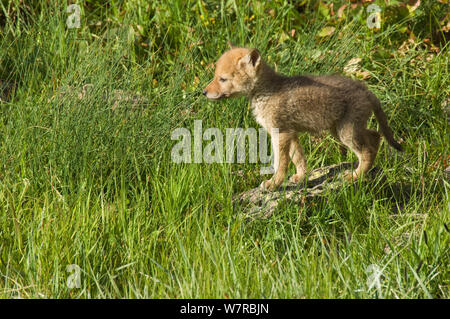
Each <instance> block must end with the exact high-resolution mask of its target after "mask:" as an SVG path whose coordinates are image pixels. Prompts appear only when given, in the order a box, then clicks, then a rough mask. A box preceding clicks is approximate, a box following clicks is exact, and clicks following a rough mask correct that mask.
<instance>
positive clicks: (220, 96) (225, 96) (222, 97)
mask: <svg viewBox="0 0 450 319" xmlns="http://www.w3.org/2000/svg"><path fill="white" fill-rule="evenodd" d="M227 97H230V94H219V95H215V96H207V98H208V99H210V100H222V99H224V98H227Z"/></svg>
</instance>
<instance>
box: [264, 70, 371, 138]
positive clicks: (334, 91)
mask: <svg viewBox="0 0 450 319" xmlns="http://www.w3.org/2000/svg"><path fill="white" fill-rule="evenodd" d="M366 91H367V89H366V87H365V86H364V84H362V83H360V82H357V81H354V80H352V79H349V78H345V77H342V76H338V75H325V76H313V75H311V76H294V77H282V78H280V80H279V83H278V84H277V85H276V88H274V91H273V92H272V96H271V97H270V99H269V100H268V103H269V105H270V104H271V105H272V107H273V108H274V112H273V117H274V118H273V120H274V122H275V123H274V125H276V126H278V127H279V128H280V129H282V130H283V129H285V130H290V129H294V130H296V131H309V132H317V131H321V130H326V129H330V128H332V127H333V126H334V125H335V124H336V121H338V120H339V119H340V118H342V117H343V116H344V114H345V112H347V111H348V109H349V108H351V107H352V105H351V102H352V100H354V99H355V95H361V94H365V92H366Z"/></svg>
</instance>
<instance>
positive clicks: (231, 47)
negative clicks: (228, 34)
mask: <svg viewBox="0 0 450 319" xmlns="http://www.w3.org/2000/svg"><path fill="white" fill-rule="evenodd" d="M228 46H229V47H230V49H236V48H237V46H235V45H234V44H233V43H231V41H228Z"/></svg>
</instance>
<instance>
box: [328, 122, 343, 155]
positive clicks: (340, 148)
mask: <svg viewBox="0 0 450 319" xmlns="http://www.w3.org/2000/svg"><path fill="white" fill-rule="evenodd" d="M330 133H331V135H332V136H333V137H334V138H335V139H336V140H337V141H338V143H339V153H341V155H343V156H345V155H346V154H347V147H345V145H343V144H342V142H341V140H340V139H339V135H338V133H337V130H336V128H335V127H333V128H331V129H330Z"/></svg>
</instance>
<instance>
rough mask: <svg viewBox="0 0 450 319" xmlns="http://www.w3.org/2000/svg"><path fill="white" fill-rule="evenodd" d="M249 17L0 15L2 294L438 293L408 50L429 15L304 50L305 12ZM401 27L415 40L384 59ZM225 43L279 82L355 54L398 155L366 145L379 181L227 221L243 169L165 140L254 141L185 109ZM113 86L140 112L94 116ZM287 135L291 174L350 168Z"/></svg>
mask: <svg viewBox="0 0 450 319" xmlns="http://www.w3.org/2000/svg"><path fill="white" fill-rule="evenodd" d="M251 2H252V3H253V5H248V3H247V2H246V1H221V2H218V4H217V5H216V4H215V2H204V1H191V2H184V1H172V2H171V3H168V2H165V1H151V2H148V3H147V2H145V1H126V2H123V1H109V2H108V3H107V4H102V3H103V1H86V2H85V3H84V4H82V5H81V7H82V16H81V28H79V29H67V27H66V19H67V16H68V14H67V13H66V12H65V8H66V7H65V6H62V5H60V4H59V2H58V1H50V0H49V1H30V2H29V3H31V4H29V5H27V6H24V5H22V4H20V2H19V1H1V2H0V12H1V15H0V29H1V32H0V80H2V81H6V82H10V83H15V89H14V91H13V92H12V93H13V94H12V96H11V98H10V99H9V100H5V99H4V100H3V102H0V296H1V297H2V298H16V297H21V298H42V297H45V298H228V297H229V298H379V297H383V298H429V297H431V298H449V284H450V276H449V257H450V256H449V249H448V247H449V227H450V224H449V221H450V220H449V219H450V216H449V196H448V190H449V188H448V186H449V184H448V183H449V182H448V181H449V180H448V178H447V179H446V177H445V175H444V170H445V168H446V167H447V166H449V163H448V146H449V136H450V134H449V131H448V113H446V108H447V110H448V106H447V107H445V106H444V101H445V100H446V99H448V96H449V87H450V85H449V84H450V81H449V70H448V64H449V61H448V59H449V55H448V45H447V44H446V43H445V40H443V42H442V41H441V42H440V44H436V46H438V47H439V48H440V50H439V52H435V51H432V50H430V48H432V47H431V46H430V44H429V43H430V42H429V41H428V40H426V39H427V38H431V42H432V43H433V42H434V41H435V37H436V35H433V33H430V32H429V30H428V29H427V28H428V26H429V27H430V28H431V27H432V26H433V23H434V22H435V21H440V20H439V19H441V17H440V16H439V15H440V14H442V12H444V13H445V10H443V9H442V7H439V6H440V4H438V3H437V4H435V5H434V6H432V7H425V8H422V7H421V8H420V9H421V10H422V11H420V12H418V13H416V14H415V15H414V16H413V15H412V16H408V17H405V18H402V19H399V20H397V21H395V23H391V24H386V25H383V26H382V28H381V30H378V31H373V30H370V29H368V28H367V26H366V25H365V18H366V16H367V14H366V12H365V11H364V10H363V9H361V10H359V11H355V12H356V13H353V14H351V12H348V14H347V15H346V17H345V18H344V20H343V21H340V22H336V23H335V24H334V26H335V27H336V30H335V32H334V34H332V35H331V36H329V37H325V38H318V37H317V34H318V33H319V32H320V30H321V29H322V28H323V27H324V26H325V25H326V24H330V23H331V22H330V21H331V20H329V21H327V19H326V17H321V16H320V14H319V11H318V10H315V9H314V5H313V4H312V3H308V4H307V5H306V7H305V6H303V7H301V6H299V7H296V6H293V5H289V4H288V2H287V1H286V3H285V2H283V1H273V2H271V3H268V2H267V3H266V2H257V1H251ZM185 3H187V4H185ZM383 3H384V2H383ZM380 5H381V4H380ZM337 8H338V6H337V5H335V10H337ZM302 10H303V11H302ZM299 12H300V13H299ZM252 16H254V17H253V18H252ZM424 21H425V22H427V21H428V22H430V21H431V22H433V23H431V22H430V23H429V24H423V23H424ZM422 25H426V26H424V27H423V28H422V29H421V26H422ZM404 26H408V27H409V28H410V30H414V34H415V36H416V39H415V40H414V41H413V42H412V43H409V44H408V46H405V47H402V48H401V49H400V46H401V44H402V43H404V41H407V39H408V38H409V37H412V36H411V34H410V33H408V32H406V33H405V32H404V29H402V28H403V27H404ZM292 29H295V34H294V37H292V35H291V30H292ZM427 32H428V33H427ZM433 37H434V38H433ZM228 40H231V41H232V42H233V43H235V44H236V45H242V46H243V45H246V46H253V47H257V48H258V49H259V50H260V51H261V53H262V54H263V56H264V57H265V59H266V60H267V61H268V63H269V64H271V65H272V66H275V67H276V68H277V70H278V71H279V72H283V73H286V74H297V73H317V74H322V73H342V72H343V68H344V66H345V65H346V64H347V62H348V61H349V60H350V59H351V58H354V57H360V58H361V59H362V62H361V63H362V68H363V69H364V70H366V71H368V72H369V73H370V78H368V79H366V80H365V82H366V83H367V85H368V86H369V87H370V89H371V90H372V91H373V92H375V93H376V94H377V96H378V97H379V98H380V100H381V101H382V104H383V108H384V110H385V111H386V113H387V115H388V117H389V122H390V124H391V126H392V128H393V129H394V131H395V134H396V137H397V138H399V137H402V138H403V140H404V144H403V145H404V147H405V149H406V152H405V153H403V154H398V153H397V152H395V151H394V150H392V149H391V148H389V147H388V146H387V143H385V142H384V143H383V144H382V147H381V149H380V153H379V155H378V157H377V161H376V164H377V166H379V167H381V168H382V169H383V171H384V174H385V177H386V178H385V179H381V178H379V179H377V180H375V182H374V183H361V182H359V183H354V184H346V185H343V186H342V188H341V189H339V190H337V191H336V190H335V191H328V192H327V193H326V194H325V195H324V196H323V197H321V198H318V199H315V200H314V201H311V202H308V203H306V205H300V204H285V205H282V207H280V209H279V210H278V211H277V212H276V214H275V215H274V216H273V217H272V218H270V219H268V220H254V221H248V220H245V219H244V218H242V208H241V207H239V206H236V207H234V208H233V205H232V202H231V199H232V196H233V195H234V194H236V193H239V192H241V191H244V190H247V189H250V188H253V187H256V186H257V185H259V184H260V183H261V181H262V179H263V178H264V177H263V176H260V175H259V167H260V164H257V165H255V164H249V163H246V164H175V163H172V161H171V157H170V154H171V148H172V146H173V145H174V144H175V143H176V142H175V141H171V139H170V134H171V132H172V131H173V130H174V129H175V128H178V127H186V128H188V129H192V128H193V124H194V120H199V119H200V120H202V121H203V127H204V128H208V127H218V128H220V129H221V130H222V131H223V132H224V133H225V128H228V127H243V128H248V127H254V128H258V125H257V124H256V122H255V120H254V119H253V117H252V114H251V111H250V110H249V108H248V101H246V100H245V99H235V100H226V101H220V102H216V103H213V102H210V101H207V100H206V99H205V98H204V97H203V96H201V94H200V92H201V90H202V88H203V87H204V86H205V85H206V84H207V83H208V81H210V80H211V78H212V69H210V68H208V66H209V65H210V64H211V63H213V62H214V61H215V60H216V59H217V58H218V57H219V56H220V54H221V53H222V52H223V51H224V50H226V49H227V41H228ZM434 43H436V42H434ZM85 84H92V87H91V88H90V91H89V92H90V93H89V94H86V95H85V96H84V97H83V98H82V99H80V98H79V97H78V92H80V90H81V89H82V87H83V86H84V85H85ZM114 90H123V91H130V92H133V93H134V94H139V95H140V96H141V97H143V98H144V99H145V103H141V105H138V106H136V105H131V103H129V102H126V101H125V102H123V103H120V104H119V105H118V106H116V107H113V105H114V101H113V99H112V98H111V96H112V95H113V92H114ZM370 125H371V126H372V127H376V125H377V124H376V122H375V121H374V120H372V122H371V124H370ZM300 138H301V142H302V145H303V146H304V148H305V154H306V155H307V159H308V165H309V167H311V168H317V167H320V166H323V165H329V164H334V163H338V162H340V161H344V160H355V158H354V156H352V155H351V154H348V155H347V156H342V155H340V153H339V147H338V145H337V144H336V143H335V142H334V141H333V140H332V139H331V138H330V137H329V136H328V135H323V136H320V137H312V136H309V135H301V136H300ZM237 170H242V171H243V175H244V176H242V177H239V176H238V175H236V174H234V172H236V171H237ZM292 172H293V167H291V173H292ZM396 185H403V187H402V188H401V189H400V190H398V189H397V188H396ZM71 264H76V265H78V266H79V267H80V269H81V287H80V288H73V289H68V288H67V285H66V284H67V280H68V278H69V276H70V275H71V272H68V271H66V269H67V268H66V267H67V266H68V265H71ZM371 264H376V265H378V266H379V267H380V268H381V269H382V276H381V289H380V290H379V291H378V290H377V289H371V290H368V286H367V279H368V277H369V276H370V274H369V273H367V272H366V270H367V268H368V267H369V265H371Z"/></svg>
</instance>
